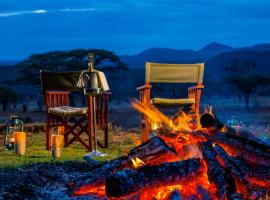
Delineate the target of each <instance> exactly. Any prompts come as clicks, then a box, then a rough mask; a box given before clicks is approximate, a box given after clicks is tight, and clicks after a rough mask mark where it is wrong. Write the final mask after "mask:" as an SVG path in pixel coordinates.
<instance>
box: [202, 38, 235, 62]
mask: <svg viewBox="0 0 270 200" xmlns="http://www.w3.org/2000/svg"><path fill="white" fill-rule="evenodd" d="M233 50H234V48H233V47H231V46H228V45H224V44H220V43H217V42H212V43H209V44H207V45H206V46H204V47H203V48H201V49H200V50H199V51H198V52H197V54H198V56H199V57H201V58H204V59H209V58H211V57H213V56H216V55H218V54H220V53H224V52H229V51H233Z"/></svg>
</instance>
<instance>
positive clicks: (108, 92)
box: [103, 91, 112, 96]
mask: <svg viewBox="0 0 270 200" xmlns="http://www.w3.org/2000/svg"><path fill="white" fill-rule="evenodd" d="M103 94H105V95H108V96H109V95H112V92H111V91H106V92H103Z"/></svg>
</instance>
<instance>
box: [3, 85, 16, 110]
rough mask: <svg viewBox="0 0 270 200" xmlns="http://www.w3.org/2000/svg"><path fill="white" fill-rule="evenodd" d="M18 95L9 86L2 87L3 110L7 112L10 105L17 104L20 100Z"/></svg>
mask: <svg viewBox="0 0 270 200" xmlns="http://www.w3.org/2000/svg"><path fill="white" fill-rule="evenodd" d="M18 97H19V96H18V94H17V93H16V92H14V91H13V90H12V89H11V88H9V87H7V86H3V85H0V103H1V104H2V110H3V111H4V112H5V111H7V106H8V104H9V103H12V104H15V103H16V102H17V100H18Z"/></svg>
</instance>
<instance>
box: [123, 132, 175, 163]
mask: <svg viewBox="0 0 270 200" xmlns="http://www.w3.org/2000/svg"><path fill="white" fill-rule="evenodd" d="M177 157H178V156H177V152H176V151H175V150H174V149H173V148H171V147H169V146H168V145H167V144H166V143H165V142H164V141H163V140H162V139H161V138H160V137H157V136H155V137H153V138H151V139H150V140H148V141H146V142H145V143H143V144H141V145H139V146H137V147H135V148H133V149H131V150H130V151H129V153H128V159H129V160H131V159H132V158H139V159H140V160H143V162H144V163H145V164H150V165H153V164H159V163H162V162H164V161H169V160H170V159H175V158H177Z"/></svg>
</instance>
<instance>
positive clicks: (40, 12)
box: [0, 9, 47, 17]
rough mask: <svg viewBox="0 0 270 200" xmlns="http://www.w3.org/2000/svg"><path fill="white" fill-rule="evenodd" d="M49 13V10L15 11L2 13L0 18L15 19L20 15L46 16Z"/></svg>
mask: <svg viewBox="0 0 270 200" xmlns="http://www.w3.org/2000/svg"><path fill="white" fill-rule="evenodd" d="M44 13H47V10H43V9H40V10H21V11H14V12H2V13H0V17H13V16H18V15H24V14H44Z"/></svg>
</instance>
